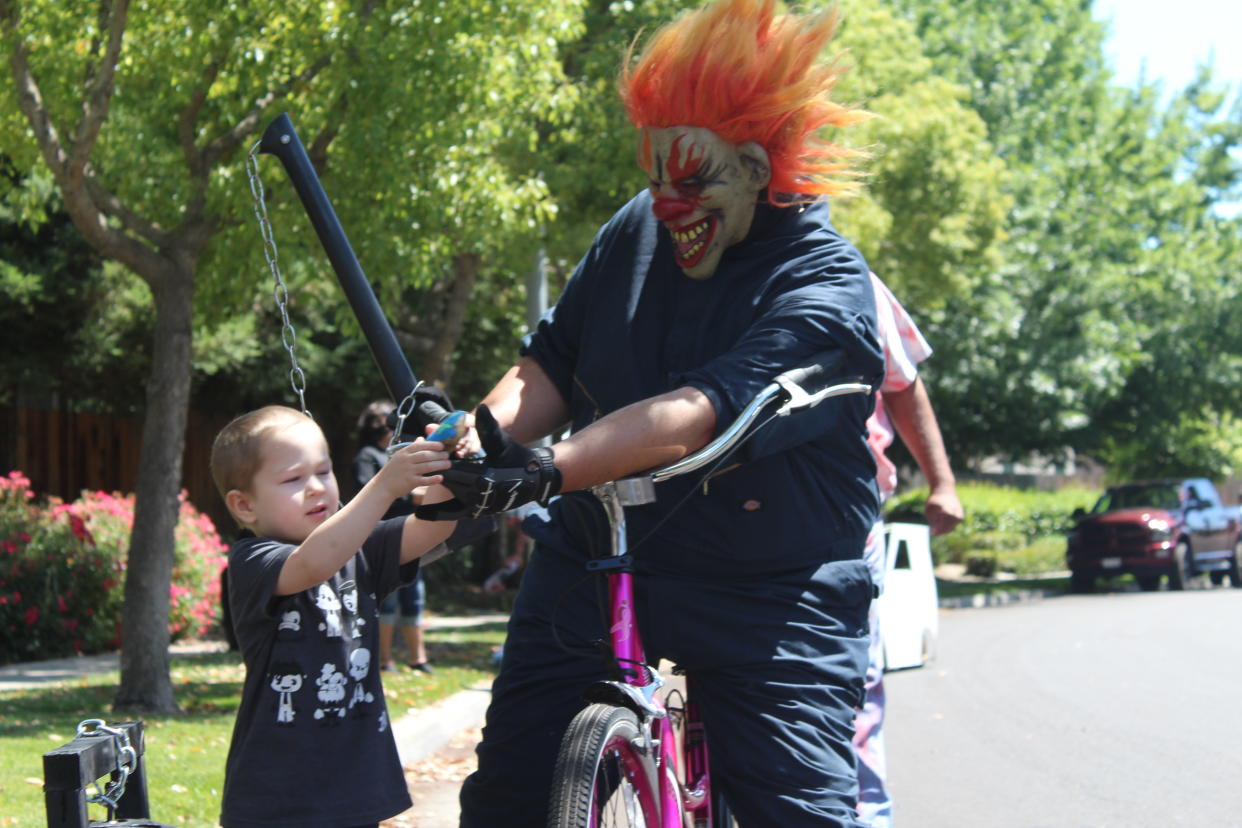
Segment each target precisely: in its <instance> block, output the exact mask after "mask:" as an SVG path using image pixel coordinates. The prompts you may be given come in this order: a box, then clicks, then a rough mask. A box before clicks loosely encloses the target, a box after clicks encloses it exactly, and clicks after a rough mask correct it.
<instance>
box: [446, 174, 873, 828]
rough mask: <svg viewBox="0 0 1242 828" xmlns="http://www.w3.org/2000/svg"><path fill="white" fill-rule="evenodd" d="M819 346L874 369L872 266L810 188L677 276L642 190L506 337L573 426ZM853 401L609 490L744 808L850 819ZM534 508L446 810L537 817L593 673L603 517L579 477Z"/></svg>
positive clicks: (859, 449) (806, 821) (856, 626)
mask: <svg viewBox="0 0 1242 828" xmlns="http://www.w3.org/2000/svg"><path fill="white" fill-rule="evenodd" d="M834 349H835V350H841V351H843V352H844V354H845V357H846V363H847V366H848V372H849V373H850V374H853V375H856V376H861V377H863V378H865V379H866V380H868V381H872V382H875V381H876V380H877V379H878V378H879V376H880V375H881V374H882V370H883V360H882V355H881V351H880V348H879V345H878V343H877V340H876V334H875V306H874V299H873V295H872V290H871V284H870V281H869V280H868V276H867V266H866V264H865V263H864V262H863V260H862V257H861V256H860V255H859V254H858V252H857V251H856V250H855V249H854V248H853V247H852V246H851V245H850V244H849V243H848V242H846V241H845V240H844V239H843V238H842V237H841V236H840V235H839V234H838V233H837V232H836V231H835V230H834V229H833V228H832V227H831V225H830V224H829V222H828V208H827V205H826V204H824V203H822V202H821V203H817V204H814V205H810V206H806V207H780V208H778V207H769V206H763V205H761V206H760V207H759V209H758V211H757V212H756V214H755V220H754V224H753V226H752V228H751V232H750V235H749V236H748V237H747V239H746V240H744V241H743V242H741V243H739V244H736V245H734V246H733V247H730V248H728V249H727V250H726V251H725V253H724V257H723V259H722V260H721V262H720V265H719V267H718V268H717V270H716V273H715V274H714V275H713V276H712V277H711V278H710V279H706V280H694V279H690V278H689V277H687V276H685V275H684V274H683V273H682V272H681V270H680V269H679V268H678V267H677V266H676V264H675V261H674V256H673V250H672V245H671V241H670V239H669V237H668V233H667V231H665V230H664V228H663V227H662V226H660V225H659V224H658V223H657V222H656V221H655V220H654V219H653V218H652V215H651V198H650V196H648V195H647V194H646V193H643V194H641V195H639V196H638V197H636V198H635V199H633V200H632V201H631V202H630V203H629V204H628V205H626V206H625V207H624V208H622V209H621V211H619V212H618V213H617V214H616V215H615V216H614V217H613V218H612V219H611V220H610V221H609V222H608V224H606V225H605V226H604V227H603V228H602V229H601V230H600V232H599V234H598V235H597V236H596V238H595V241H594V243H593V244H592V246H591V249H590V250H589V251H588V253H587V255H586V256H585V258H584V259H583V260H582V262H581V263H580V264H579V266H578V269H577V271H576V272H575V274H574V277H573V278H572V279H571V280H570V282H569V283H568V284H567V285H566V287H565V291H564V293H563V295H562V296H561V298H560V300H559V302H558V303H557V305H556V306H555V307H554V308H552V309H551V310H549V311H548V313H547V314H546V315H545V316H544V318H543V319H542V320H541V321H540V323H539V325H538V327H537V329H536V330H535V331H534V333H533V334H532V335H530V336H529V337H528V338H527V340H526V341H525V343H524V347H523V353H524V354H528V355H530V356H532V357H533V358H534V359H535V360H537V361H538V363H539V365H540V366H541V367H542V368H543V370H544V372H545V373H546V374H547V375H548V377H549V378H550V379H551V380H552V381H553V383H554V384H555V385H556V387H557V388H558V389H559V390H560V393H561V394H562V396H563V397H564V399H565V400H567V401H568V404H569V410H570V414H571V417H572V421H573V428H574V429H575V430H577V429H581V428H583V427H585V426H587V425H589V424H590V423H591V422H593V421H594V420H596V419H598V418H600V417H602V416H604V415H606V414H608V413H610V412H612V411H615V410H617V409H619V408H621V407H623V406H625V405H627V404H629V403H632V402H636V401H639V400H643V399H647V398H649V397H654V396H657V395H659V394H663V393H665V392H668V391H671V390H673V389H676V388H679V387H683V386H687V385H688V386H693V387H695V388H698V389H699V390H701V391H702V392H703V393H704V394H706V395H707V397H708V398H709V399H710V400H711V402H712V404H713V405H714V407H715V409H716V423H717V430H718V431H719V430H722V429H723V428H724V427H725V426H727V425H728V424H729V423H730V422H732V421H733V419H734V418H735V417H736V416H737V414H738V413H739V412H740V411H741V409H742V408H743V407H744V406H745V405H746V403H748V402H749V401H750V400H751V398H752V397H753V396H754V395H755V394H756V393H757V392H758V391H759V390H760V389H761V388H763V387H764V386H766V385H767V384H768V383H769V382H770V381H771V380H772V378H773V377H775V376H776V375H777V374H779V373H781V372H782V371H784V370H787V369H789V368H792V367H794V366H795V365H798V364H799V363H802V362H803V361H805V360H806V359H807V358H808V357H810V356H812V355H814V354H817V353H819V352H823V351H827V350H834ZM872 403H873V401H872V399H871V398H870V397H866V396H864V395H850V396H848V397H842V398H838V399H835V400H830V401H828V402H826V403H824V404H821V405H820V406H819V407H817V408H815V409H813V410H812V411H811V412H808V413H806V414H802V415H795V416H794V417H791V418H785V419H780V420H777V421H775V422H774V423H773V424H772V425H770V426H768V427H767V428H766V429H765V430H764V431H763V432H762V433H761V434H760V435H759V436H758V437H756V438H755V439H754V440H752V441H751V443H750V444H749V445H750V449H749V451H748V452H746V453H745V456H744V457H743V458H741V459H743V460H745V462H743V463H742V464H741V465H738V466H735V467H732V468H728V469H727V470H723V471H721V472H719V473H717V474H716V475H715V476H714V477H712V478H711V479H710V480H708V481H706V482H704V481H702V480H700V479H698V478H697V477H696V476H695V475H687V476H685V477H683V478H678V479H676V480H673V481H669V482H668V483H664V484H661V485H660V486H659V487H658V488H657V495H658V502H657V503H655V504H651V505H648V506H642V507H637V508H632V509H629V510H627V517H628V524H629V537H630V543H631V547H632V549H631V551H632V552H633V554H634V556H635V558H636V567H637V576H636V577H637V581H636V583H637V592H638V596H639V597H638V602H639V605H638V608H637V611H638V618H639V622H640V629H641V631H642V635H643V639H644V642H645V643H646V645H647V651H648V652H647V654H648V657H649V658H651V659H652V660H653V661H654V660H655V659H656V658H658V657H664V658H668V659H670V660H671V661H673V662H675V663H677V664H678V665H679V666H681V667H684V668H686V669H687V670H688V671H690V673H691V675H692V677H693V680H694V689H695V694H696V698H697V699H698V700H699V702H700V704H701V708H702V711H703V715H704V719H705V724H706V726H707V731H708V733H709V740H710V744H711V747H712V753H711V761H712V769H713V771H712V772H713V781H714V783H715V784H719V785H722V786H723V787H724V789H725V791H726V796H727V797H728V799H729V801H730V804H731V806H732V808H733V810H734V812H735V815H736V817H737V820H738V822H739V824H740V825H742V826H748V827H749V826H781V828H796V826H803V825H807V826H811V825H846V826H853V825H856V824H858V823H856V821H855V817H854V816H853V806H854V802H855V799H856V796H857V794H856V782H855V771H854V758H853V753H852V751H851V747H850V737H851V734H852V729H853V719H854V708H855V706H856V705H858V704H859V703H860V700H861V697H862V688H863V674H864V671H865V669H866V666H867V608H868V605H869V603H870V601H871V597H872V588H871V580H870V577H869V575H868V573H867V567H866V565H865V564H864V563H863V561H862V552H863V544H864V541H865V539H866V535H867V531H868V530H869V529H870V527H871V525H872V523H874V521H875V519H876V515H877V510H878V504H879V499H878V495H877V492H876V488H875V483H874V478H875V464H874V461H873V460H872V459H871V455H870V453H869V451H868V449H867V445H866V442H865V436H866V432H865V426H864V422H865V420H866V417H867V415H868V414H869V413H870V410H871V408H872ZM692 490H693V491H692ZM687 494H689V497H688V499H686V500H685V502H684V503H682V501H683V498H684V497H685V496H686V495H687ZM674 506H676V509H675V511H673V514H672V516H671V518H670V519H669V520H668V521H667V522H663V523H661V520H662V519H663V517H664V516H665V514H666V512H668V511H670V510H672V509H673V507H674ZM550 515H551V517H550V520H549V521H548V522H538V521H537V522H535V523H533V524H531V523H530V522H528V526H527V529H528V531H529V532H530V533H531V534H532V535H534V536H535V538H536V540H537V542H538V543H537V546H536V549H535V552H534V554H533V555H532V557H531V561H530V564H529V566H528V568H527V571H526V573H525V575H524V577H523V579H522V585H521V590H520V593H519V595H518V598H517V602H516V605H515V607H514V611H513V615H512V618H511V620H510V623H509V633H508V639H507V641H506V642H505V649H504V661H503V665H502V669H501V674H500V676H499V678H497V680H496V683H495V687H494V688H493V692H494V697H493V700H492V705H491V708H490V709H489V711H488V717H487V726H486V728H485V730H484V734H483V743H482V744H481V745H480V746H479V749H478V754H479V770H478V772H476V773H475V774H474V775H472V776H471V777H470V778H469V779H468V780H466V783H465V785H464V787H463V789H462V797H461V799H462V811H463V814H462V825H463V826H471V828H483V826H486V827H487V828H494V827H495V826H505V827H506V828H508V826H527V825H529V826H542V825H544V823H545V820H546V803H547V800H548V796H549V786H550V779H551V773H552V767H553V765H554V763H555V758H556V752H557V748H558V745H559V742H560V738H561V735H562V734H563V733H564V731H565V728H566V726H567V725H568V723H569V720H570V719H571V718H572V717H573V715H574V714H575V713H576V712H577V711H578V710H579V709H581V707H582V706H583V704H584V703H583V702H582V701H581V698H580V696H581V693H582V691H583V689H584V688H585V687H587V686H588V685H589V684H590V683H591V682H592V681H596V680H599V679H601V678H604V664H603V660H602V659H601V658H600V656H599V655H598V652H597V653H594V654H592V653H591V652H590V647H591V642H592V641H596V640H606V639H607V636H606V635H605V633H604V631H603V626H602V624H601V622H600V612H601V610H600V607H599V602H598V600H597V594H598V589H599V584H598V583H597V582H596V581H595V580H593V579H591V578H589V577H588V576H586V575H585V574H584V568H583V562H584V561H585V560H587V559H588V558H590V557H593V556H598V555H603V554H606V553H607V552H606V548H605V546H604V544H605V543H606V537H607V536H606V534H605V533H604V526H605V525H606V524H605V523H604V521H603V517H602V513H601V512H600V510H599V509H598V507H597V506H595V504H594V503H593V498H592V497H591V496H590V495H589V494H586V493H581V492H579V493H572V494H569V495H566V496H563V497H561V498H559V499H557V500H554V501H553V503H552V505H551V508H550ZM553 625H555V627H556V630H557V635H559V639H560V643H564V644H565V645H567V647H568V648H569V649H571V650H575V651H576V652H577V654H571V653H567V652H566V651H565V649H562V647H561V646H559V644H558V641H557V639H556V637H554V634H553V631H552V627H553Z"/></svg>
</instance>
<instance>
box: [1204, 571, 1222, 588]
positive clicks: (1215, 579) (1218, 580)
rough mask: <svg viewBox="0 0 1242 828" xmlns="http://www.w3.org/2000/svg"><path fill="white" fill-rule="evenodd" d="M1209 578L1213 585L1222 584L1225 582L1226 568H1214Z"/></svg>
mask: <svg viewBox="0 0 1242 828" xmlns="http://www.w3.org/2000/svg"><path fill="white" fill-rule="evenodd" d="M1208 580H1209V581H1211V582H1212V586H1220V585H1221V584H1223V583H1224V582H1225V572H1224V570H1221V569H1213V570H1212V571H1211V572H1209V573H1208Z"/></svg>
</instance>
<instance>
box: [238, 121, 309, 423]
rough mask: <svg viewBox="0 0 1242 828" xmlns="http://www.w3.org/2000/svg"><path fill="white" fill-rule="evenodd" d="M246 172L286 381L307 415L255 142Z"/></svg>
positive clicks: (294, 334) (286, 293)
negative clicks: (276, 310) (269, 280)
mask: <svg viewBox="0 0 1242 828" xmlns="http://www.w3.org/2000/svg"><path fill="white" fill-rule="evenodd" d="M246 175H247V176H248V177H249V179H250V194H251V195H252V196H253V197H254V214H255V217H256V218H257V219H258V220H259V233H260V234H261V235H262V236H263V257H264V258H265V259H267V267H268V269H269V270H271V271H272V279H273V280H274V281H275V286H274V287H273V288H272V296H273V297H274V298H275V299H276V307H278V308H280V320H281V328H280V341H281V344H283V345H284V346H285V350H286V351H288V352H289V364H290V365H291V366H292V367H290V369H289V385H290V386H292V388H293V393H295V394H297V395H298V403H299V405H301V407H302V413H303V414H305V415H306V416H307V417H311V413H310V411H308V410H307V409H306V374H305V373H303V372H302V366H300V365H298V355H297V345H298V335H297V331H295V330H294V328H293V324H292V323H291V322H290V321H289V288H288V287H287V286H286V285H285V280H284V279H283V278H282V277H281V275H280V265H279V264H278V263H277V258H276V237H275V235H273V233H272V223H271V222H270V221H269V220H268V218H267V204H266V202H265V201H264V198H263V182H262V180H260V178H259V144H258V143H256V144H255V145H254V146H253V147H252V148H251V149H250V154H249V155H248V156H247V157H246ZM312 419H313V418H312Z"/></svg>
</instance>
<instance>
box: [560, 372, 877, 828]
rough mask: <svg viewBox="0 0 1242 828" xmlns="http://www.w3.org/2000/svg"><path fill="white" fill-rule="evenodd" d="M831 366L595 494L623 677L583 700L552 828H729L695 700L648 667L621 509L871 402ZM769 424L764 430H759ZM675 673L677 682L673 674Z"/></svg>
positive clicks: (761, 398)
mask: <svg viewBox="0 0 1242 828" xmlns="http://www.w3.org/2000/svg"><path fill="white" fill-rule="evenodd" d="M826 362H828V360H825V361H823V362H821V361H820V360H813V361H812V362H811V363H809V364H808V365H806V366H803V367H799V368H795V369H793V370H791V371H787V372H786V373H784V374H781V375H780V376H779V377H777V378H776V379H775V380H774V381H773V382H772V383H771V384H770V385H768V386H767V387H766V388H764V389H763V390H762V391H760V392H759V394H757V395H756V396H755V398H754V400H752V401H751V402H750V404H749V405H747V407H746V408H745V409H744V410H743V411H742V413H741V414H740V415H739V416H738V418H737V420H736V421H734V422H733V424H732V425H730V426H729V427H728V428H727V429H726V430H725V431H724V432H723V433H722V434H721V435H720V436H719V437H718V438H716V439H715V440H714V441H712V442H711V443H709V444H708V445H706V446H704V447H703V448H702V449H700V450H699V451H697V452H695V453H694V454H691V455H690V456H688V457H686V458H684V459H682V460H680V461H678V462H677V463H674V464H673V465H671V466H668V467H666V468H663V469H659V470H656V471H651V472H645V473H643V474H640V475H636V476H634V477H629V478H625V479H622V480H617V481H613V482H609V483H603V484H600V485H599V486H596V487H594V488H593V489H592V493H593V494H594V495H595V497H596V498H597V499H598V500H599V501H600V502H601V503H602V504H603V506H604V511H605V513H606V514H607V515H608V521H609V525H610V530H611V544H610V545H611V550H610V553H611V554H610V556H609V557H606V558H601V559H596V560H593V561H591V562H590V563H589V564H588V565H587V568H588V570H591V571H595V572H599V573H601V574H604V575H605V576H606V577H607V578H608V595H609V603H610V613H609V619H610V625H609V626H610V639H611V647H612V657H613V659H614V661H615V662H616V664H617V667H618V671H619V673H620V674H621V676H622V677H623V678H622V680H620V681H603V682H598V683H596V684H594V685H592V686H591V687H590V688H589V689H588V690H587V692H586V693H585V694H584V698H585V699H586V700H587V701H588V702H589V704H588V705H587V707H585V708H584V709H583V710H582V711H581V712H579V713H578V715H577V716H575V717H574V719H573V721H572V722H570V725H569V728H568V730H566V732H565V736H564V737H563V739H562V740H561V747H560V753H559V756H558V758H557V761H556V770H555V772H554V776H553V785H552V802H551V808H550V810H549V815H550V816H549V822H548V824H549V826H551V828H613V826H644V827H645V828H688V826H695V828H728V826H732V825H733V824H734V823H733V818H732V815H731V814H730V813H729V808H728V805H727V804H726V803H725V801H724V798H723V796H721V795H720V792H719V791H717V790H713V788H712V784H711V774H710V769H709V767H708V753H707V733H706V731H705V730H704V727H703V722H702V720H701V719H700V718H699V714H698V708H697V706H696V705H695V702H694V700H693V693H692V690H693V688H692V686H691V685H690V684H687V689H686V692H685V693H684V694H681V693H678V692H677V691H673V692H671V693H667V694H663V695H662V694H661V693H660V691H661V689H662V688H663V687H664V684H665V682H664V680H663V678H661V676H660V673H659V672H658V671H657V670H656V668H655V666H654V665H651V664H648V663H647V657H646V654H645V652H644V650H643V644H642V639H641V636H640V634H639V630H638V627H637V624H636V623H635V620H634V613H633V612H632V608H633V607H634V589H635V584H634V578H633V570H632V568H631V562H632V558H631V557H630V555H629V548H628V543H627V537H626V526H625V507H627V506H638V505H642V504H644V503H651V502H654V500H655V484H656V483H659V482H661V481H664V480H669V479H671V478H673V477H677V476H680V475H683V474H688V473H691V472H694V471H697V470H699V469H704V468H706V469H707V471H706V472H705V476H707V475H710V474H712V473H713V472H714V471H715V470H716V469H717V468H718V467H719V466H720V465H721V463H722V462H723V461H724V460H725V459H726V458H728V457H730V456H731V454H732V452H733V450H734V449H736V448H738V447H739V446H741V445H742V444H743V443H744V442H745V441H746V440H747V439H748V438H749V437H750V436H752V435H753V434H755V433H756V432H757V431H758V430H759V429H761V428H762V427H763V426H764V425H766V424H767V423H769V422H770V421H771V420H772V419H774V418H776V417H783V416H786V415H789V414H792V413H794V412H797V411H803V410H806V409H809V408H812V407H814V406H815V405H817V404H818V403H820V402H821V401H823V400H826V399H828V398H830V397H836V396H841V395H843V394H856V393H864V394H866V393H870V392H871V386H869V385H865V384H862V383H859V382H841V383H837V384H833V385H827V387H822V388H821V389H820V390H818V391H815V392H813V393H808V392H807V391H806V390H804V389H805V387H806V386H815V385H823V384H825V381H826V380H828V379H830V378H831V377H832V376H833V374H832V373H830V371H831V369H829V368H827V367H825V363H826ZM765 414H766V415H768V416H767V419H764V420H763V421H762V422H760V423H759V425H757V426H756V425H755V423H756V421H758V420H759V418H760V417H762V416H764V415H765ZM674 672H677V671H676V669H675V670H674Z"/></svg>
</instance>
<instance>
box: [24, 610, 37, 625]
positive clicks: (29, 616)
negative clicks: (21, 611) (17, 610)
mask: <svg viewBox="0 0 1242 828" xmlns="http://www.w3.org/2000/svg"><path fill="white" fill-rule="evenodd" d="M38 620H39V608H38V607H29V608H28V609H27V610H26V626H27V627H33V626H34V625H35V624H36V623H37V622H38Z"/></svg>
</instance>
